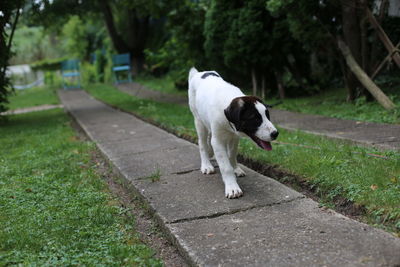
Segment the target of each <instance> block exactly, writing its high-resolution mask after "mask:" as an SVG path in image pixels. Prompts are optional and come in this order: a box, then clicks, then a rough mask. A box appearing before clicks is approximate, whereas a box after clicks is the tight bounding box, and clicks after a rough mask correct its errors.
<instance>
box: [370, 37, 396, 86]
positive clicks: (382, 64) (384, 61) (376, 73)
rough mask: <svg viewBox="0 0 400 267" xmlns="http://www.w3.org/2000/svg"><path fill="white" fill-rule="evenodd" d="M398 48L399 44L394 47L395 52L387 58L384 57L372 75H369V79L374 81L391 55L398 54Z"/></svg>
mask: <svg viewBox="0 0 400 267" xmlns="http://www.w3.org/2000/svg"><path fill="white" fill-rule="evenodd" d="M399 46H400V42H399V43H398V44H397V45H396V47H395V49H396V50H393V51H392V52H391V53H389V55H387V56H386V57H385V59H384V60H383V61H382V62H381V64H379V66H378V67H377V68H376V69H375V70H374V73H372V75H371V79H374V78H375V76H376V75H378V73H379V72H380V71H381V69H382V68H383V66H385V64H386V63H387V62H389V61H390V59H391V58H392V57H393V54H394V53H396V52H399V49H398V48H399Z"/></svg>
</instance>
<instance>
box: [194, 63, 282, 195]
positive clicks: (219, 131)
mask: <svg viewBox="0 0 400 267" xmlns="http://www.w3.org/2000/svg"><path fill="white" fill-rule="evenodd" d="M207 72H209V71H207ZM204 73H205V72H198V71H197V70H196V69H195V68H191V70H190V72H189V106H190V110H191V111H192V113H193V116H194V121H195V126H196V130H197V135H198V140H199V150H200V157H201V172H202V173H204V174H211V173H214V172H215V170H214V167H213V165H212V164H211V162H210V158H211V157H212V156H213V153H214V154H215V158H216V160H217V163H218V166H219V168H220V171H221V174H222V179H223V181H224V184H225V196H226V197H228V198H237V197H240V196H242V195H243V192H242V190H241V189H240V187H239V185H238V184H237V181H236V176H244V175H245V172H244V171H243V170H242V169H241V168H240V167H239V166H238V164H237V161H236V157H237V152H238V144H239V138H240V137H242V136H247V135H245V134H244V133H241V132H239V131H236V130H235V128H234V127H233V126H232V125H230V122H229V121H228V120H227V118H226V116H225V114H224V109H225V108H227V107H228V106H229V105H230V103H231V101H232V100H233V99H234V98H237V97H241V96H245V95H244V94H243V93H242V91H241V90H240V89H239V88H237V87H235V86H233V85H232V84H230V83H228V82H226V81H224V80H223V79H222V78H221V77H216V76H208V77H207V78H205V79H202V78H201V76H202V75H203V74H204ZM255 106H256V109H257V110H258V112H259V113H260V114H261V116H262V120H263V122H262V124H261V126H260V127H259V128H258V130H257V132H256V133H255V135H256V136H257V137H258V138H260V139H261V140H264V141H272V140H271V132H273V131H276V128H275V127H274V125H272V123H271V122H270V121H269V120H268V119H267V117H266V115H265V110H266V107H265V106H264V105H263V104H261V103H259V102H256V104H255Z"/></svg>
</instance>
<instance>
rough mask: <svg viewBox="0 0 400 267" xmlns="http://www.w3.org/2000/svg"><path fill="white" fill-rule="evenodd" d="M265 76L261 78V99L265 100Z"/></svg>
mask: <svg viewBox="0 0 400 267" xmlns="http://www.w3.org/2000/svg"><path fill="white" fill-rule="evenodd" d="M265 90H266V88H265V74H263V75H262V76H261V99H265Z"/></svg>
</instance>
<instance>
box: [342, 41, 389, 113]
mask: <svg viewBox="0 0 400 267" xmlns="http://www.w3.org/2000/svg"><path fill="white" fill-rule="evenodd" d="M338 46H339V49H340V51H341V52H342V54H343V56H344V58H345V59H346V63H347V65H348V67H349V68H350V69H351V71H352V72H353V73H354V74H355V75H356V77H357V78H358V80H359V81H360V82H361V83H362V84H363V85H364V86H365V88H366V89H367V90H368V91H369V92H370V93H371V94H372V95H373V96H374V97H375V99H376V100H377V101H378V102H379V104H381V105H382V106H383V107H384V108H385V109H388V110H390V109H393V108H395V105H394V104H393V102H392V101H391V100H390V99H389V98H388V97H387V96H386V95H385V94H384V93H383V92H382V90H381V89H380V88H379V87H378V86H376V84H375V83H374V82H373V81H372V80H371V79H370V78H369V77H368V75H367V74H366V73H365V72H364V71H363V70H362V69H361V67H360V65H359V64H358V63H357V61H356V60H355V59H354V57H353V55H352V53H351V51H350V49H349V47H347V45H346V44H345V43H344V42H343V41H342V40H341V39H340V38H339V39H338Z"/></svg>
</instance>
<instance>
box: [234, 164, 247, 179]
mask: <svg viewBox="0 0 400 267" xmlns="http://www.w3.org/2000/svg"><path fill="white" fill-rule="evenodd" d="M235 175H236V177H243V176H246V173H245V172H244V170H242V168H240V167H239V166H237V167H236V168H235Z"/></svg>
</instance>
